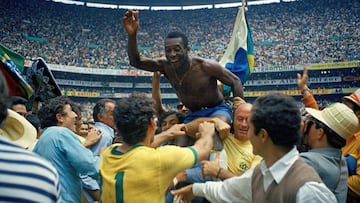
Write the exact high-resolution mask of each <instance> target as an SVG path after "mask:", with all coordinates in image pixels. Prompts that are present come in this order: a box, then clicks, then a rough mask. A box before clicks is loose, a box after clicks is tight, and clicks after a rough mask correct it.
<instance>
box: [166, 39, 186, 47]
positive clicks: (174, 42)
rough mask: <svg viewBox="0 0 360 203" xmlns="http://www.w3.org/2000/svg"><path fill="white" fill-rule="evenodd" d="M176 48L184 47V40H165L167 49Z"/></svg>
mask: <svg viewBox="0 0 360 203" xmlns="http://www.w3.org/2000/svg"><path fill="white" fill-rule="evenodd" d="M174 46H181V47H183V46H184V43H183V40H182V38H181V37H176V38H167V39H166V40H165V47H174Z"/></svg>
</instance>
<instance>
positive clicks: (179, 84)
mask: <svg viewBox="0 0 360 203" xmlns="http://www.w3.org/2000/svg"><path fill="white" fill-rule="evenodd" d="M123 26H124V28H125V30H126V32H127V33H128V55H129V60H130V64H131V65H132V66H134V67H136V68H139V69H142V70H146V71H151V72H155V71H159V72H160V73H162V74H164V75H165V77H166V78H167V79H168V81H169V83H170V84H171V85H172V87H173V89H174V91H175V93H176V95H177V96H178V98H179V100H180V101H181V102H182V103H183V104H184V105H185V106H186V107H188V108H189V109H190V112H189V113H187V115H186V118H185V121H184V123H189V122H190V121H193V120H195V119H196V121H198V122H195V124H194V126H198V125H197V124H198V123H200V122H203V121H204V120H211V119H212V118H214V117H217V118H220V119H221V120H223V121H225V122H227V123H230V122H231V118H232V112H231V107H230V106H229V105H228V104H226V103H225V101H224V97H223V95H222V93H221V92H220V91H219V89H218V87H217V82H218V80H219V81H220V82H222V83H223V84H226V85H228V86H230V87H232V91H233V96H234V97H238V98H243V89H242V85H241V81H240V80H239V78H238V77H237V76H236V75H234V74H232V73H231V72H230V71H228V70H227V69H225V68H224V67H222V66H221V65H220V64H219V63H217V62H215V61H211V60H207V59H204V58H200V57H190V56H189V55H188V54H189V52H190V47H189V45H188V39H187V37H186V36H185V35H184V34H182V33H180V32H171V33H169V34H168V36H167V37H166V39H165V56H166V57H165V58H157V59H148V58H142V57H140V54H139V51H138V49H137V37H136V34H137V31H138V28H139V12H138V11H133V10H128V11H127V12H126V13H125V15H124V17H123ZM197 118H201V119H200V120H199V119H197ZM192 123H194V122H192ZM215 127H216V130H217V131H218V132H219V133H220V137H222V138H223V137H224V136H226V135H227V134H228V132H225V133H224V132H222V129H225V128H228V127H229V126H226V127H225V126H224V125H222V126H219V125H217V124H216V123H215ZM195 129H196V130H195V131H191V129H189V128H188V130H189V132H187V133H188V134H189V135H195V132H196V131H197V128H195Z"/></svg>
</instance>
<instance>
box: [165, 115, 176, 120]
mask: <svg viewBox="0 0 360 203" xmlns="http://www.w3.org/2000/svg"><path fill="white" fill-rule="evenodd" d="M173 120H177V121H178V117H177V116H176V114H171V115H168V116H166V117H165V118H164V119H163V121H173Z"/></svg>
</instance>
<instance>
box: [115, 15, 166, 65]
mask: <svg viewBox="0 0 360 203" xmlns="http://www.w3.org/2000/svg"><path fill="white" fill-rule="evenodd" d="M122 23H123V27H124V29H125V31H126V32H127V33H128V55H129V61H130V65H132V66H134V67H135V68H139V69H142V70H147V71H151V72H154V71H161V72H163V68H162V63H161V60H160V59H158V60H153V59H145V58H142V57H141V56H140V53H139V50H138V48H137V46H138V44H137V37H136V34H137V31H138V29H139V26H140V23H139V11H133V10H131V9H130V10H128V11H126V12H125V14H124V16H123V19H122Z"/></svg>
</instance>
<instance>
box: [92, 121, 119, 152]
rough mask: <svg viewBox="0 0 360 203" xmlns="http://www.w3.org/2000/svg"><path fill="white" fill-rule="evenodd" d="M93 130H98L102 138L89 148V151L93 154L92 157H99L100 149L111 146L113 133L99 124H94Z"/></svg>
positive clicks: (102, 124) (109, 128)
mask: <svg viewBox="0 0 360 203" xmlns="http://www.w3.org/2000/svg"><path fill="white" fill-rule="evenodd" d="M94 128H97V129H99V130H100V131H101V134H102V136H101V139H100V140H99V141H98V142H97V143H96V144H94V145H92V146H91V147H90V150H91V151H92V152H93V153H94V155H99V152H100V149H101V148H103V147H108V146H110V145H111V144H112V142H113V139H114V136H115V133H114V129H112V128H111V127H109V126H108V125H106V124H104V123H101V122H95V125H94Z"/></svg>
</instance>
